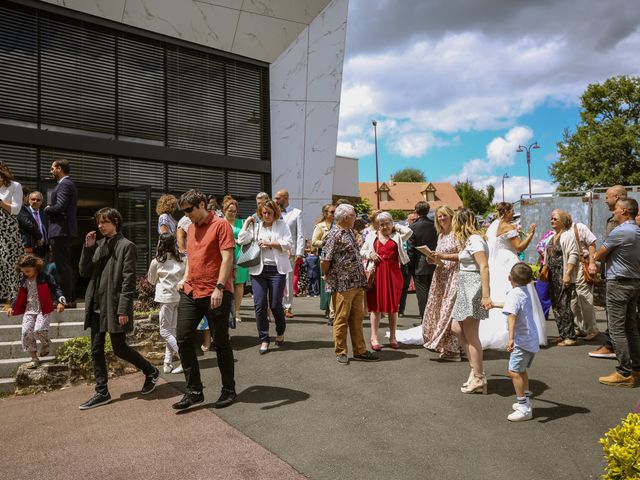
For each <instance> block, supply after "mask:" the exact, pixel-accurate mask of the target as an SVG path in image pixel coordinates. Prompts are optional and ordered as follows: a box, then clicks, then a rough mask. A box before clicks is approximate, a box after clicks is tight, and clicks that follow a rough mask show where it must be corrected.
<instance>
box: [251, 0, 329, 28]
mask: <svg viewBox="0 0 640 480" xmlns="http://www.w3.org/2000/svg"><path fill="white" fill-rule="evenodd" d="M328 3H329V0H245V2H244V4H243V6H242V9H243V10H244V11H246V12H252V13H258V14H260V15H266V16H268V17H275V18H282V19H285V20H291V21H293V22H300V23H304V24H306V25H308V24H309V22H311V20H313V19H314V18H315V17H316V15H318V13H320V12H321V11H322V9H323V8H324V7H326V6H327V4H328Z"/></svg>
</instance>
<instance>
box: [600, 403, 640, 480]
mask: <svg viewBox="0 0 640 480" xmlns="http://www.w3.org/2000/svg"><path fill="white" fill-rule="evenodd" d="M604 436H605V438H601V439H600V444H601V445H602V449H603V451H604V458H605V460H606V462H607V466H606V473H605V475H604V476H603V477H602V478H603V480H640V414H637V413H630V414H629V415H628V416H627V418H626V419H624V420H622V424H621V425H617V426H615V427H613V428H612V429H611V430H609V431H608V432H607V433H605V434H604Z"/></svg>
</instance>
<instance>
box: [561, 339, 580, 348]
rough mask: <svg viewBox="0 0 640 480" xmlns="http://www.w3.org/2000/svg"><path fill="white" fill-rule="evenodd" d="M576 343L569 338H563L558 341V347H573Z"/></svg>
mask: <svg viewBox="0 0 640 480" xmlns="http://www.w3.org/2000/svg"><path fill="white" fill-rule="evenodd" d="M576 345H578V342H576V341H575V340H571V339H570V338H565V339H564V340H562V341H561V342H558V346H559V347H575V346H576Z"/></svg>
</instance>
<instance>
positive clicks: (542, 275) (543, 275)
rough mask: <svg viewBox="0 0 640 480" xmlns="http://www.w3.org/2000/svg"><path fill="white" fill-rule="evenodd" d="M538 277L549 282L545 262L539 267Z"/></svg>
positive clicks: (547, 268)
mask: <svg viewBox="0 0 640 480" xmlns="http://www.w3.org/2000/svg"><path fill="white" fill-rule="evenodd" d="M538 279H539V280H542V281H543V282H546V283H549V267H548V266H547V264H546V263H545V264H544V265H543V266H542V268H541V269H540V275H538Z"/></svg>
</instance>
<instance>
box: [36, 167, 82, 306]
mask: <svg viewBox="0 0 640 480" xmlns="http://www.w3.org/2000/svg"><path fill="white" fill-rule="evenodd" d="M69 171H70V166H69V160H65V159H62V158H59V159H56V160H54V161H53V163H52V164H51V170H50V172H51V176H52V177H53V178H54V179H55V180H57V182H58V185H57V186H56V188H55V190H54V191H53V194H52V196H51V202H50V205H49V206H47V208H45V209H44V211H45V213H46V214H47V215H48V218H49V229H48V235H47V237H48V238H49V244H50V245H51V252H52V253H53V261H54V263H55V264H56V269H57V271H58V276H59V278H60V287H61V288H62V291H63V292H64V296H65V298H66V299H67V305H68V306H69V307H71V308H74V307H75V303H76V296H75V292H74V290H75V288H74V287H75V270H74V268H73V265H72V263H71V244H72V243H73V239H74V238H76V237H77V236H78V222H77V220H76V210H77V207H78V190H77V188H76V185H75V183H73V180H71V178H70V177H69Z"/></svg>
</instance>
